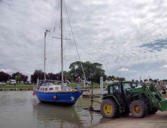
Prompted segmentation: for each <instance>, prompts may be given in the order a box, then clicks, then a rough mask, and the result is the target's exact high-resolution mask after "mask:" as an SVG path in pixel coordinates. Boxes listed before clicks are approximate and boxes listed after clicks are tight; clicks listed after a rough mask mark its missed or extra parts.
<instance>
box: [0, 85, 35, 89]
mask: <svg viewBox="0 0 167 128" xmlns="http://www.w3.org/2000/svg"><path fill="white" fill-rule="evenodd" d="M0 88H6V89H7V88H10V89H15V88H16V89H25V88H28V89H33V85H32V84H30V85H25V84H17V85H9V84H6V85H3V86H0Z"/></svg>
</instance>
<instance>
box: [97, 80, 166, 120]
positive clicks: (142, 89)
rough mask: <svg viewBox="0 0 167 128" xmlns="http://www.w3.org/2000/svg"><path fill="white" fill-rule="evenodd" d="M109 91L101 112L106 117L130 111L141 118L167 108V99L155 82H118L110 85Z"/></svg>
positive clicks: (103, 101)
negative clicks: (148, 83)
mask: <svg viewBox="0 0 167 128" xmlns="http://www.w3.org/2000/svg"><path fill="white" fill-rule="evenodd" d="M107 91H108V93H107V94H104V95H103V99H102V104H101V108H100V111H101V114H102V115H103V117H106V118H110V117H116V116H118V115H122V114H123V115H129V113H131V115H132V116H133V117H137V118H140V117H144V116H146V115H147V114H153V113H156V112H157V111H158V110H161V111H165V110H167V101H166V100H165V99H164V98H163V97H162V95H161V94H160V93H159V91H158V90H157V89H156V87H155V86H154V85H153V84H151V85H145V84H142V85H141V84H140V83H135V82H128V81H127V82H117V83H112V84H110V85H108V87H107Z"/></svg>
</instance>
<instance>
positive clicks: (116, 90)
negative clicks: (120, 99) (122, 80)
mask: <svg viewBox="0 0 167 128" xmlns="http://www.w3.org/2000/svg"><path fill="white" fill-rule="evenodd" d="M113 92H114V93H120V92H121V88H120V86H118V85H115V86H113Z"/></svg>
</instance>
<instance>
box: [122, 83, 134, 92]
mask: <svg viewBox="0 0 167 128" xmlns="http://www.w3.org/2000/svg"><path fill="white" fill-rule="evenodd" d="M123 87H124V90H127V89H131V88H132V87H131V85H130V83H123Z"/></svg>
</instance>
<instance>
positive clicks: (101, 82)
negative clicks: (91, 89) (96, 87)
mask: <svg viewBox="0 0 167 128" xmlns="http://www.w3.org/2000/svg"><path fill="white" fill-rule="evenodd" d="M103 92H104V90H103V77H100V93H101V96H103Z"/></svg>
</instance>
